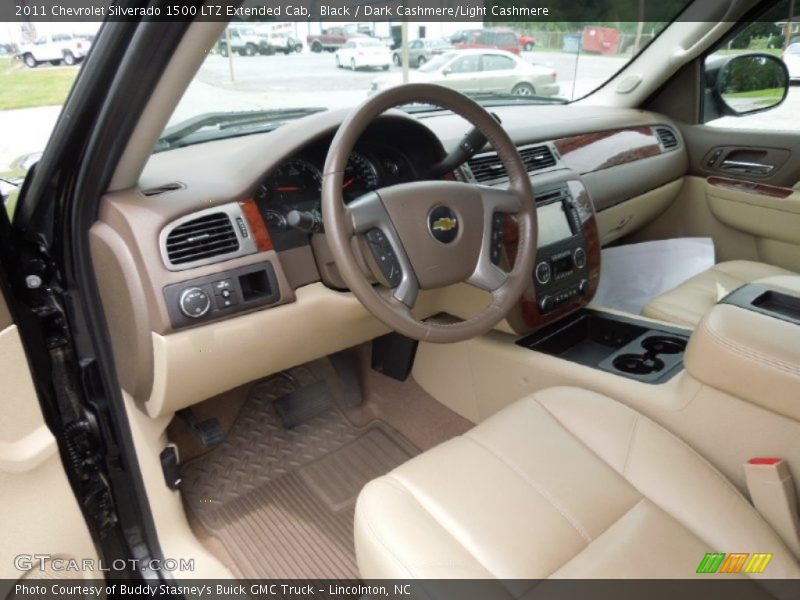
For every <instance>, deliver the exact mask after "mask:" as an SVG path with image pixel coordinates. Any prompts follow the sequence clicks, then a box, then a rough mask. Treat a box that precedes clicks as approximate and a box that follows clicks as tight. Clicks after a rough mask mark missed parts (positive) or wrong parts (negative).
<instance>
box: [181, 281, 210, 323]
mask: <svg viewBox="0 0 800 600" xmlns="http://www.w3.org/2000/svg"><path fill="white" fill-rule="evenodd" d="M178 306H179V307H180V309H181V312H182V313H183V314H184V315H186V316H187V317H189V318H190V319H197V318H200V317H202V316H203V315H204V314H206V313H207V312H208V311H209V309H210V308H211V298H210V297H209V295H208V293H206V291H205V290H203V289H202V288H199V287H191V288H186V289H185V290H183V292H182V293H181V295H180V298H179V299H178Z"/></svg>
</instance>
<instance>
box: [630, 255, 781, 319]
mask: <svg viewBox="0 0 800 600" xmlns="http://www.w3.org/2000/svg"><path fill="white" fill-rule="evenodd" d="M775 275H796V273H792V272H791V271H787V270H786V269H781V268H780V267H773V266H772V265H767V264H764V263H759V262H752V261H749V260H732V261H729V262H723V263H719V264H717V265H714V266H713V267H711V268H710V269H709V270H708V271H705V272H703V273H700V274H699V275H695V276H694V277H692V278H691V279H689V280H687V281H685V282H684V283H682V284H681V285H679V286H678V287H676V288H674V289H672V290H670V291H668V292H666V293H665V294H662V295H661V296H659V297H657V298H655V299H654V300H651V301H650V303H649V304H647V306H645V307H644V310H642V314H643V315H644V316H646V317H650V318H652V319H659V320H661V321H667V322H669V323H676V324H678V325H688V326H689V327H694V326H695V325H697V324H698V323H699V322H700V319H702V317H703V314H705V312H706V311H707V310H708V309H709V308H711V307H712V306H714V305H715V304H716V303H717V302H718V301H720V300H721V299H722V298H723V297H725V296H727V295H728V294H729V293H730V292H732V291H733V290H735V289H736V288H738V287H741V286H743V285H744V284H746V283H752V282H754V281H756V280H758V279H763V278H765V277H772V276H775Z"/></svg>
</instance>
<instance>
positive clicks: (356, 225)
mask: <svg viewBox="0 0 800 600" xmlns="http://www.w3.org/2000/svg"><path fill="white" fill-rule="evenodd" d="M414 102H420V103H426V104H432V105H435V106H439V107H442V108H445V109H449V110H451V111H453V112H454V113H456V114H458V115H460V116H461V117H463V118H464V119H466V120H467V121H469V122H470V123H471V124H472V125H474V126H475V127H477V128H478V129H479V130H480V131H481V133H483V134H484V135H485V136H486V138H487V140H488V141H489V143H490V144H491V146H492V148H493V150H494V151H495V152H497V155H498V157H499V158H500V160H501V161H502V163H503V166H504V167H505V168H506V171H507V173H508V188H507V190H501V189H500V188H491V187H487V186H482V185H477V184H467V183H460V182H455V181H440V182H417V183H407V184H400V185H396V186H391V187H388V188H382V189H379V190H377V191H376V192H374V193H372V194H371V195H369V194H368V195H366V196H369V198H367V197H366V196H362V197H361V198H358V199H356V200H355V201H354V202H351V203H350V205H345V202H344V198H343V194H342V185H343V181H344V171H345V168H346V166H347V162H348V160H349V157H350V154H351V153H352V150H353V147H354V146H355V144H356V142H357V141H358V139H359V138H360V137H361V135H362V134H363V133H364V131H365V129H366V128H367V126H369V124H370V123H372V122H373V121H374V120H375V119H376V118H377V117H378V116H380V115H381V114H382V113H384V112H386V111H387V110H389V109H391V108H394V107H397V106H401V105H404V104H410V103H414ZM434 196H435V197H434ZM415 203H419V206H415ZM476 203H479V204H482V212H481V214H482V217H483V220H482V224H483V230H482V232H481V233H482V237H481V240H480V250H479V252H478V256H477V263H476V265H475V268H474V270H473V271H472V274H471V275H470V276H469V277H465V278H463V281H466V282H468V283H472V284H474V285H476V286H477V287H480V288H482V289H485V290H487V291H490V292H491V298H492V301H491V304H490V305H489V306H488V307H487V308H486V309H485V310H483V311H482V312H481V313H479V314H478V315H476V316H474V317H472V318H470V319H467V320H464V321H458V322H455V323H452V322H446V323H445V322H437V321H432V320H428V321H423V320H421V319H418V318H417V317H415V316H414V314H413V313H412V308H413V303H414V299H415V298H416V291H417V289H419V288H421V289H427V287H438V286H436V285H431V284H429V285H428V286H427V287H426V286H425V285H424V284H423V285H420V284H419V282H417V281H416V279H415V278H417V277H418V276H425V275H426V274H427V273H428V270H432V269H428V270H426V269H424V268H420V269H419V270H418V272H417V270H415V269H414V266H413V265H412V264H411V262H410V260H409V258H408V256H409V252H408V250H410V251H411V252H416V258H417V259H418V261H419V262H425V263H426V265H427V266H431V267H438V266H439V263H436V262H431V261H432V260H433V259H430V260H429V257H426V256H424V255H422V254H420V252H421V250H420V249H419V248H416V246H422V247H427V248H429V249H430V250H431V251H430V252H429V254H435V253H436V252H440V251H441V252H442V255H443V257H458V256H460V255H459V254H458V252H461V253H462V254H463V255H464V256H467V255H469V257H470V258H472V257H473V255H474V254H475V250H474V249H475V244H476V243H477V242H475V241H474V240H475V239H477V238H476V236H475V231H473V230H474V229H475V228H476V227H477V220H476V219H477V216H473V215H477V212H476V208H475V204H476ZM429 205H430V206H436V207H438V206H448V207H449V206H450V205H453V206H455V207H456V208H454V209H453V210H452V211H451V212H450V213H449V214H452V215H453V222H455V223H457V224H460V223H461V222H462V220H463V219H462V214H464V215H468V216H473V218H472V220H471V222H470V221H469V220H467V223H466V225H467V226H470V225H471V227H470V228H469V231H467V227H464V228H463V231H461V230H458V231H457V233H458V236H457V238H456V239H457V242H458V243H454V244H453V245H454V246H458V245H459V244H461V245H462V246H464V248H462V249H460V250H459V249H457V248H454V249H450V248H447V247H445V246H446V244H439V245H441V246H442V249H441V250H440V249H439V246H438V245H436V244H438V242H437V241H436V240H434V241H433V242H432V241H431V239H429V238H427V237H425V238H423V237H422V236H429V235H435V232H434V228H433V227H432V226H431V225H430V223H429V219H424V222H422V223H418V225H419V228H420V231H419V236H420V237H419V238H414V239H413V241H414V243H406V244H403V243H402V238H401V237H400V235H399V234H398V231H397V230H396V228H397V229H399V228H401V227H402V228H404V231H403V232H408V231H410V229H409V228H410V227H411V226H416V225H417V222H416V221H419V220H420V218H419V215H420V214H422V213H420V212H419V211H420V210H422V209H424V208H426V207H427V206H429ZM404 210H406V211H409V212H414V211H415V212H416V213H419V214H415V215H413V216H415V217H417V218H416V220H413V219H412V218H411V216H412V215H409V216H408V217H406V216H405V215H403V214H402V213H403V211H404ZM448 210H449V208H448ZM377 212H380V213H381V215H383V216H382V218H373V217H374V215H375V214H376V213H377ZM498 212H500V213H508V214H514V215H515V216H516V221H517V227H518V248H517V253H516V258H515V260H514V264H513V267H511V269H510V271H507V272H501V270H500V269H499V268H498V267H496V265H495V264H489V263H487V262H486V261H488V260H489V259H488V252H489V251H488V250H487V248H489V244H490V243H491V240H490V239H487V238H490V237H491V231H492V229H491V221H492V218H493V217H494V216H495V215H496V214H497V213H498ZM367 215H369V216H367ZM398 215H400V216H399V217H398ZM322 216H323V222H324V223H325V232H326V237H327V241H328V244H329V246H330V250H331V253H332V255H333V258H334V261H335V262H336V266H337V268H338V269H339V273H340V274H341V276H342V279H343V280H344V281H345V283H346V284H347V285H348V287H349V288H350V290H351V291H352V293H353V294H354V295H355V296H356V298H358V300H359V301H360V302H361V303H362V304H363V305H364V307H365V308H366V309H367V310H368V311H369V312H371V313H372V314H373V315H374V316H375V317H376V318H377V319H379V320H380V321H382V322H383V323H384V324H385V325H387V326H388V327H390V328H391V329H393V330H394V331H396V332H398V333H401V334H403V335H405V336H407V337H410V338H413V339H416V340H420V341H428V342H438V343H452V342H460V341H464V340H467V339H470V338H473V337H476V336H479V335H482V334H484V333H487V332H488V331H490V330H491V329H492V328H493V327H494V326H495V325H497V324H498V323H499V322H500V321H501V320H503V319H504V318H505V317H506V315H507V314H508V313H509V311H511V309H512V308H513V307H514V306H515V305H516V304H517V303H518V301H519V299H520V297H521V296H522V294H523V293H524V291H525V289H526V288H527V287H528V286H529V285H530V281H531V273H532V271H533V265H534V261H535V258H536V242H537V235H536V233H537V222H536V208H535V200H534V195H533V186H532V184H531V181H530V178H529V176H528V172H527V169H526V168H525V165H524V163H523V162H522V159H521V158H520V155H519V152H518V151H517V147H516V145H515V144H514V142H513V141H512V140H511V138H510V137H509V136H508V134H507V133H506V131H505V130H504V129H503V128H502V126H501V125H500V124H499V123H498V122H497V121H496V120H495V119H494V118H493V117H492V116H491V115H490V114H489V113H488V112H487V111H486V110H485V109H484V108H483V107H481V106H480V105H479V104H477V103H476V102H474V101H473V100H471V99H470V98H468V97H467V96H465V95H463V94H461V93H459V92H456V91H454V90H451V89H449V88H445V87H442V86H438V85H432V84H407V85H402V86H398V87H394V88H389V89H387V90H385V91H383V92H380V93H378V94H375V95H374V96H371V97H370V98H368V99H367V100H366V101H364V102H363V103H362V104H361V105H359V106H358V107H356V108H355V109H353V111H352V112H351V113H350V114H349V115H348V116H347V117H346V118H345V120H344V121H343V123H342V124H341V126H340V127H339V129H338V131H337V132H336V135H335V136H334V138H333V141H332V143H331V145H330V149H329V151H328V155H327V159H326V161H325V166H324V169H323V180H322ZM392 217H394V218H392ZM411 221H414V222H413V223H411V224H409V223H410V222H411ZM454 227H455V226H454ZM375 228H378V229H380V230H382V231H384V232H385V233H386V234H387V237H389V238H390V242H391V244H390V245H391V246H392V248H393V250H394V251H395V255H396V256H397V258H398V262H399V263H400V267H401V271H402V282H401V284H400V285H398V286H396V287H395V288H394V295H392V294H387V293H386V291H381V289H380V288H376V287H375V286H374V285H373V282H372V281H370V279H369V278H368V277H367V276H366V275H365V273H364V271H363V269H362V266H361V265H362V264H363V260H362V261H359V260H358V258H357V256H356V253H357V252H359V247H360V248H366V247H367V244H366V243H361V244H360V245H359V244H358V243H357V242H356V243H354V241H355V240H356V238H357V237H359V236H362V235H363V234H365V233H367V232H368V231H369V230H370V229H375ZM403 232H401V233H403ZM413 235H417V234H416V232H414V233H413ZM406 238H409V239H410V238H411V234H409V233H407V234H406ZM409 239H406V242H408V241H409ZM362 242H363V240H362ZM417 242H420V243H419V244H417ZM426 245H427V246H426ZM412 246H414V248H412ZM448 253H449V254H448ZM450 260H451V261H453V265H454V266H453V268H454V269H455V270H456V271H459V272H462V271H464V269H465V268H466V266H465V265H458V264H455V263H456V262H457V261H456V260H455V258H450ZM373 270H374V269H373ZM376 275H378V274H377V273H376ZM379 279H380V278H379ZM443 281H444V282H445V284H447V285H449V284H450V283H453V282H452V281H449V280H447V279H446V277H445V278H444V279H443ZM415 283H416V284H417V287H416V288H415V287H414V284H415ZM423 283H424V282H423ZM383 289H384V290H386V288H383Z"/></svg>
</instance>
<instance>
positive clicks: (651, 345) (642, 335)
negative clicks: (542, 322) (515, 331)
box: [517, 309, 691, 383]
mask: <svg viewBox="0 0 800 600" xmlns="http://www.w3.org/2000/svg"><path fill="white" fill-rule="evenodd" d="M690 333H691V332H690V331H687V330H684V329H679V328H677V327H670V326H668V325H655V324H653V323H650V322H647V321H643V320H640V319H635V318H631V317H623V316H619V315H614V314H610V313H605V312H599V311H594V310H588V309H584V310H581V311H578V312H576V313H575V314H572V315H569V316H568V317H566V318H564V319H562V320H561V321H559V322H558V323H554V324H552V325H550V326H548V327H545V328H544V329H541V330H540V331H538V332H536V333H534V334H533V335H530V336H528V337H526V338H524V339H522V340H520V341H518V342H517V344H518V345H520V346H522V347H523V348H528V349H530V350H535V351H537V352H542V353H544V354H549V355H551V356H557V357H558V358H561V359H564V360H568V361H571V362H574V363H578V364H581V365H585V366H587V367H592V368H595V369H599V370H601V371H606V372H608V373H613V374H615V375H619V376H621V377H627V378H629V379H635V380H637V381H642V382H644V383H663V382H665V381H667V380H669V379H670V378H672V377H673V376H674V375H676V374H677V373H678V372H680V370H681V369H682V368H683V355H684V351H685V350H686V346H687V343H688V340H689V335H690Z"/></svg>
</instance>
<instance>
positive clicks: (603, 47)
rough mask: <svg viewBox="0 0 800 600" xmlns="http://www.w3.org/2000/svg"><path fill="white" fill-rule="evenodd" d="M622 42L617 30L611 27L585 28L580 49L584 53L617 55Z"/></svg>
mask: <svg viewBox="0 0 800 600" xmlns="http://www.w3.org/2000/svg"><path fill="white" fill-rule="evenodd" d="M621 41H622V35H620V32H619V29H614V28H613V27H586V28H585V29H584V30H583V45H582V47H581V48H582V49H583V50H584V51H585V52H596V53H598V54H603V55H605V56H612V55H614V54H619V45H620V42H621Z"/></svg>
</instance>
